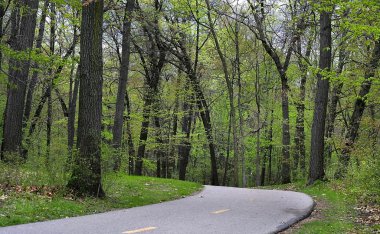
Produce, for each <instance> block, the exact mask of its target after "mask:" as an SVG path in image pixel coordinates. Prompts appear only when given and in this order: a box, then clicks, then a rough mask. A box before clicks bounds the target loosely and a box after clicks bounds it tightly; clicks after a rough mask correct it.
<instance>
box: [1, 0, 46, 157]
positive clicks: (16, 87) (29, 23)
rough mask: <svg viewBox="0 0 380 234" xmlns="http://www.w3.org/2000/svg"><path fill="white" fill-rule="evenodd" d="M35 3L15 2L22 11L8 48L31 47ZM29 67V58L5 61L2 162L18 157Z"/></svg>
mask: <svg viewBox="0 0 380 234" xmlns="http://www.w3.org/2000/svg"><path fill="white" fill-rule="evenodd" d="M38 3H39V1H38V0H30V1H21V2H20V3H19V4H20V6H19V7H21V8H22V9H24V10H23V11H22V13H23V14H22V15H21V21H20V28H19V30H17V32H18V33H17V36H16V37H15V38H11V39H13V40H15V41H11V48H12V49H13V50H15V51H26V50H28V49H31V48H32V47H33V41H34V34H35V28H36V21H37V10H38ZM16 7H18V6H16ZM15 17H16V16H15ZM11 22H12V27H13V28H15V29H18V22H17V20H12V21H11ZM16 38H17V39H16ZM29 68H30V59H29V58H28V59H23V60H15V59H11V61H10V63H9V77H8V78H9V86H8V96H7V106H6V109H5V118H4V126H3V127H4V131H3V142H2V146H1V158H2V159H3V160H5V161H11V160H13V159H17V157H22V125H23V113H24V107H25V95H26V86H27V85H26V84H27V81H28V75H29ZM5 154H10V155H9V157H11V158H8V156H7V157H6V158H5V157H4V156H5ZM14 154H18V155H19V156H15V155H14Z"/></svg>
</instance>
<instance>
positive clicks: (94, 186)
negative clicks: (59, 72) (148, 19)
mask: <svg viewBox="0 0 380 234" xmlns="http://www.w3.org/2000/svg"><path fill="white" fill-rule="evenodd" d="M103 8H104V1H103V0H98V1H92V2H89V3H88V4H83V5H82V22H81V43H80V49H81V50H80V51H81V53H80V55H81V59H80V84H81V85H80V88H79V115H78V117H79V118H78V141H77V147H78V150H79V152H78V155H77V156H76V157H75V159H74V167H73V172H72V175H71V178H70V180H69V182H68V185H67V187H68V188H69V189H72V190H73V191H74V192H75V193H77V194H78V195H91V196H96V197H103V196H105V193H104V191H103V188H102V183H101V177H102V173H101V165H100V161H101V149H100V146H101V139H102V138H101V127H102V121H101V119H102V87H103V77H102V76H103V56H102V53H103V50H102V37H103V30H102V25H103Z"/></svg>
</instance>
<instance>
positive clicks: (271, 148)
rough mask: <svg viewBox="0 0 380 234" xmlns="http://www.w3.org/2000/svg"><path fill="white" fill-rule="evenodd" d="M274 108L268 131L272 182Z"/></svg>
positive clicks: (269, 175) (269, 179)
mask: <svg viewBox="0 0 380 234" xmlns="http://www.w3.org/2000/svg"><path fill="white" fill-rule="evenodd" d="M273 112H274V110H273V109H272V110H271V120H270V124H269V132H268V142H269V146H268V182H269V183H271V182H272V150H273V143H272V141H273V122H274V115H273Z"/></svg>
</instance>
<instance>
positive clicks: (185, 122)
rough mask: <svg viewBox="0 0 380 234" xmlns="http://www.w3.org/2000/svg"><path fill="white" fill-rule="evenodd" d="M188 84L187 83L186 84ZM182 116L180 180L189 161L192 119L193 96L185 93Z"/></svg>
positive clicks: (179, 152) (183, 176) (179, 153)
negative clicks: (182, 135) (183, 135)
mask: <svg viewBox="0 0 380 234" xmlns="http://www.w3.org/2000/svg"><path fill="white" fill-rule="evenodd" d="M187 86H188V85H187ZM182 112H183V117H182V121H181V128H182V133H183V134H185V137H183V138H182V139H181V143H180V145H179V146H178V157H179V162H178V164H179V165H178V169H179V171H178V175H179V179H180V180H185V179H186V168H187V164H188V163H189V156H190V150H191V143H190V134H191V122H192V119H193V98H192V96H191V95H189V94H185V98H184V101H183V105H182Z"/></svg>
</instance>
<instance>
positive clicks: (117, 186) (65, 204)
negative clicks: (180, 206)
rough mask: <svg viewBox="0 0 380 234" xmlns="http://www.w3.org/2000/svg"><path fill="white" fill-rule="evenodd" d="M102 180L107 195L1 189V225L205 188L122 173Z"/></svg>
mask: <svg viewBox="0 0 380 234" xmlns="http://www.w3.org/2000/svg"><path fill="white" fill-rule="evenodd" d="M103 184H104V189H105V191H106V194H107V197H106V198H104V199H96V198H83V199H75V198H72V197H70V196H67V195H64V192H63V189H62V188H61V189H58V190H57V191H55V192H53V193H51V192H49V190H46V191H44V192H36V191H35V189H34V190H33V189H30V188H31V187H30V186H29V187H28V189H25V186H24V187H14V188H13V189H10V190H4V189H3V190H0V227H1V226H9V225H16V224H22V223H30V222H36V221H45V220H52V219H58V218H65V217H73V216H79V215H85V214H93V213H99V212H105V211H110V210H115V209H121V208H130V207H136V206H142V205H148V204H154V203H159V202H163V201H168V200H173V199H177V198H181V197H183V196H187V195H190V194H192V193H194V192H197V191H199V190H200V189H201V188H202V186H201V185H200V184H197V183H191V182H185V181H178V180H172V179H158V178H151V177H137V176H127V175H124V174H121V173H119V174H107V175H105V176H104V181H103ZM53 191H54V189H53Z"/></svg>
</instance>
